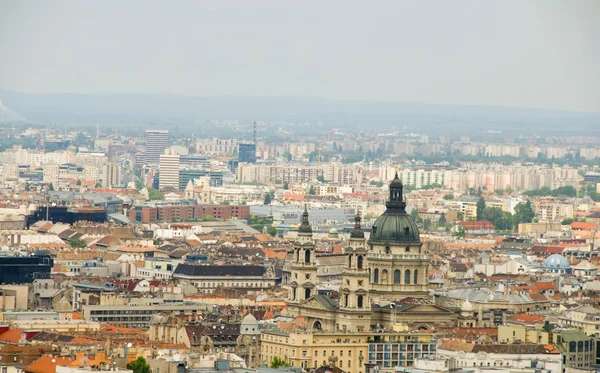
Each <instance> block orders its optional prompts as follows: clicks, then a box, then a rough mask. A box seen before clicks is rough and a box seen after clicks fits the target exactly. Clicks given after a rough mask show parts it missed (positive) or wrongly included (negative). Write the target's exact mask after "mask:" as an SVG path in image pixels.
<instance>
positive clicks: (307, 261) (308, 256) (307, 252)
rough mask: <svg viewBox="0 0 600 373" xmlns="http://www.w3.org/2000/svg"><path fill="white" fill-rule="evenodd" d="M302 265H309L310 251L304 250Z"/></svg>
mask: <svg viewBox="0 0 600 373" xmlns="http://www.w3.org/2000/svg"><path fill="white" fill-rule="evenodd" d="M304 263H310V250H308V249H304Z"/></svg>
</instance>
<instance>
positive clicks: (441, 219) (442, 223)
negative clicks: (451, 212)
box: [438, 213, 446, 225]
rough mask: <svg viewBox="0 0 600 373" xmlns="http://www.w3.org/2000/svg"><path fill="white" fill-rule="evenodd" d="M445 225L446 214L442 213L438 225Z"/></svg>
mask: <svg viewBox="0 0 600 373" xmlns="http://www.w3.org/2000/svg"><path fill="white" fill-rule="evenodd" d="M445 224H446V214H444V213H442V214H441V215H440V218H439V219H438V225H445Z"/></svg>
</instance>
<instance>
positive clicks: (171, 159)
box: [158, 154, 179, 190]
mask: <svg viewBox="0 0 600 373" xmlns="http://www.w3.org/2000/svg"><path fill="white" fill-rule="evenodd" d="M159 159H160V165H159V170H160V171H159V172H160V178H159V184H158V187H159V189H160V190H164V189H167V188H173V189H174V190H179V155H171V154H162V155H160V156H159Z"/></svg>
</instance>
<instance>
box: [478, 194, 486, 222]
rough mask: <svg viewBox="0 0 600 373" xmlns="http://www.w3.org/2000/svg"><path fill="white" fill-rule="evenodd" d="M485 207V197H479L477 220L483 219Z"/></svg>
mask: <svg viewBox="0 0 600 373" xmlns="http://www.w3.org/2000/svg"><path fill="white" fill-rule="evenodd" d="M484 209H485V199H483V197H479V200H478V201H477V220H483V210H484Z"/></svg>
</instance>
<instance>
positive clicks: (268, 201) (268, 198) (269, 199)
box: [263, 193, 271, 205]
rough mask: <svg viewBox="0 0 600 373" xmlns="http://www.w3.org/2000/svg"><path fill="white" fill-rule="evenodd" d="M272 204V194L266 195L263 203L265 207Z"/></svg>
mask: <svg viewBox="0 0 600 373" xmlns="http://www.w3.org/2000/svg"><path fill="white" fill-rule="evenodd" d="M270 204H271V193H267V194H265V200H264V202H263V205H270Z"/></svg>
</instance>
